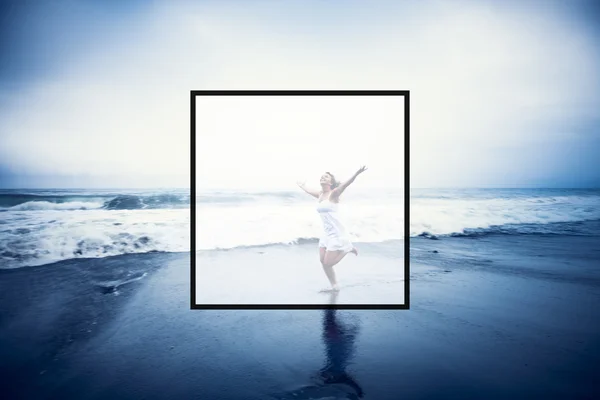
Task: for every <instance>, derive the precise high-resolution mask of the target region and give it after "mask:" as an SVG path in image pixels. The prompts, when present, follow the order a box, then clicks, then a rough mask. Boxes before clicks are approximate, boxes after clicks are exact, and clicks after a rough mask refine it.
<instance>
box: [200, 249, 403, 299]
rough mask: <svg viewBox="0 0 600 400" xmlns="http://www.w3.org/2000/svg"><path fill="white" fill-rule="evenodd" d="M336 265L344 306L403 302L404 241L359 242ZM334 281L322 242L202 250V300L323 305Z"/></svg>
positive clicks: (339, 297) (338, 297)
mask: <svg viewBox="0 0 600 400" xmlns="http://www.w3.org/2000/svg"><path fill="white" fill-rule="evenodd" d="M355 247H356V248H357V249H358V251H359V255H358V256H355V255H354V254H347V255H346V256H345V257H344V259H343V260H342V261H341V262H340V263H339V264H338V265H337V266H335V267H334V269H335V271H336V276H337V279H338V283H339V285H340V288H341V291H340V293H339V295H338V296H337V298H336V304H338V305H383V306H396V307H399V306H402V305H404V304H405V297H404V242H403V241H388V242H385V243H377V244H373V243H355ZM330 290H331V286H330V284H329V281H328V280H327V277H326V276H325V273H324V271H323V268H322V267H321V264H320V261H319V249H318V244H317V243H306V244H302V245H296V246H285V245H272V246H260V247H251V248H236V249H231V250H228V251H219V250H212V251H199V252H198V254H197V255H196V304H198V305H199V306H205V305H206V306H210V305H215V304H223V305H236V304H239V305H266V306H269V305H312V306H314V305H323V304H328V296H327V295H328V293H327V292H328V291H330Z"/></svg>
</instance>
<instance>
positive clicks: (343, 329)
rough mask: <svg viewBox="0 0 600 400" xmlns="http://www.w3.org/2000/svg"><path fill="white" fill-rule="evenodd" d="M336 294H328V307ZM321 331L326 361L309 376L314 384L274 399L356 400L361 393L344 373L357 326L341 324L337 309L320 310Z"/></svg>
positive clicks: (353, 381) (333, 302) (352, 351)
mask: <svg viewBox="0 0 600 400" xmlns="http://www.w3.org/2000/svg"><path fill="white" fill-rule="evenodd" d="M338 293H339V292H331V294H330V298H329V304H331V305H334V304H336V302H337V297H338ZM322 328H323V332H322V333H321V337H322V338H323V343H324V344H325V355H326V362H325V366H324V367H323V368H321V369H320V370H319V372H318V373H317V374H315V375H313V382H314V384H312V385H309V386H303V387H301V388H299V389H296V390H293V391H290V392H286V393H283V394H280V395H279V396H276V397H275V398H277V399H281V400H283V399H297V400H300V399H315V398H316V399H324V398H336V399H346V400H357V399H359V398H362V397H363V395H364V393H363V390H362V388H361V387H360V385H359V384H358V383H357V382H356V381H355V380H354V378H352V377H351V376H350V375H348V373H347V372H346V368H347V367H348V365H349V364H350V362H351V359H352V356H353V355H354V341H355V340H356V336H357V334H358V325H356V324H348V323H342V321H340V318H339V316H338V315H337V310H335V309H326V310H323V320H322Z"/></svg>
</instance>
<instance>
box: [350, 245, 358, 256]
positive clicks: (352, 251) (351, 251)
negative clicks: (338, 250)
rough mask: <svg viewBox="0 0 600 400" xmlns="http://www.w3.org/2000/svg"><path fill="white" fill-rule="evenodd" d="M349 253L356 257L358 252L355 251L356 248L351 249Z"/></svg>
mask: <svg viewBox="0 0 600 400" xmlns="http://www.w3.org/2000/svg"><path fill="white" fill-rule="evenodd" d="M350 253H354V255H355V256H357V255H358V250H356V247H353V248H352V250H350Z"/></svg>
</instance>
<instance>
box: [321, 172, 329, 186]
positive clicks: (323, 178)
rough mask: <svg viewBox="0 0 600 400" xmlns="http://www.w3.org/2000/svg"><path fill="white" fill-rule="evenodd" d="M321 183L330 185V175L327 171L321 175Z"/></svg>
mask: <svg viewBox="0 0 600 400" xmlns="http://www.w3.org/2000/svg"><path fill="white" fill-rule="evenodd" d="M321 185H329V186H331V175H329V174H328V173H327V172H325V173H324V174H323V175H321Z"/></svg>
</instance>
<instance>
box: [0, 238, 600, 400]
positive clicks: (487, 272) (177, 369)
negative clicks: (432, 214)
mask: <svg viewBox="0 0 600 400" xmlns="http://www.w3.org/2000/svg"><path fill="white" fill-rule="evenodd" d="M494 240H495V239H493V238H492V239H489V241H490V243H486V244H485V246H483V245H482V244H481V242H480V241H471V242H468V241H465V240H462V241H460V240H458V239H457V240H450V239H449V240H443V241H428V240H415V241H414V245H411V257H413V256H414V258H415V259H416V260H418V261H416V262H415V263H413V265H412V271H413V275H414V276H413V278H412V279H413V281H412V286H411V310H409V311H335V312H331V311H329V313H328V312H327V311H320V310H314V311H312V310H311V311H268V310H267V311H197V310H194V311H191V310H189V261H190V259H189V255H187V254H144V255H131V256H120V257H114V258H109V259H103V260H74V261H67V262H62V263H58V264H54V265H47V266H42V267H35V268H23V269H19V270H12V271H0V344H1V346H0V373H1V376H2V377H3V379H2V380H1V381H0V382H1V383H0V385H1V386H2V387H1V392H2V393H3V395H4V396H5V398H11V399H26V398H27V399H29V398H35V399H69V398H79V399H106V398H111V399H127V398H144V399H166V398H174V399H175V398H198V399H246V400H247V399H265V398H279V399H287V398H295V399H298V398H300V399H301V398H304V399H308V398H311V397H312V398H322V399H323V398H328V396H329V398H346V399H351V398H359V396H361V395H362V396H363V398H365V399H390V400H391V399H394V400H395V399H398V398H411V399H414V398H418V399H433V398H461V399H481V398H486V399H508V398H511V399H513V398H561V399H565V398H567V399H570V398H577V399H584V398H589V399H591V398H594V397H595V395H597V394H598V391H597V388H598V385H597V379H596V376H597V370H596V367H597V365H598V363H599V362H600V323H599V321H600V319H599V316H600V314H599V311H598V310H597V304H598V300H600V284H599V279H598V277H599V273H598V270H597V265H599V264H598V260H599V258H600V252H597V251H596V250H597V247H593V246H592V245H591V242H587V238H577V237H571V238H566V237H548V238H545V239H543V240H542V239H539V240H538V242H537V244H536V245H535V246H537V248H536V247H535V246H534V245H533V244H530V245H528V246H527V248H525V247H523V246H522V247H521V248H515V249H514V251H513V252H512V253H511V252H506V251H500V249H506V248H507V245H510V243H508V244H507V243H499V244H498V243H496V242H498V241H497V240H496V241H494ZM502 240H504V239H502ZM469 243H470V244H469ZM477 246H482V247H481V248H478V247H477ZM575 248H579V249H587V250H586V251H587V252H586V253H585V254H584V253H583V252H578V253H573V252H572V249H575ZM484 249H486V250H484ZM313 250H314V249H313ZM434 250H435V251H438V253H434V252H433V251H434ZM298 251H303V250H298ZM305 251H306V252H307V255H306V256H307V257H308V256H309V255H308V254H309V253H308V252H309V249H306V250H305ZM569 253H570V254H571V256H570V257H566V255H567V254H569ZM310 254H312V252H311V253H310ZM474 254H476V255H478V256H477V257H476V256H474ZM313 255H314V254H312V255H311V257H312V256H313ZM540 255H543V257H540ZM249 257H250V256H249ZM294 258H295V256H294V257H292V256H290V262H294ZM540 259H543V262H540ZM460 260H462V261H460ZM459 261H460V262H459ZM142 271H145V272H146V273H147V275H145V276H143V278H141V279H137V280H136V278H137V277H138V276H142V275H140V274H141V273H142ZM328 300H330V299H328Z"/></svg>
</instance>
